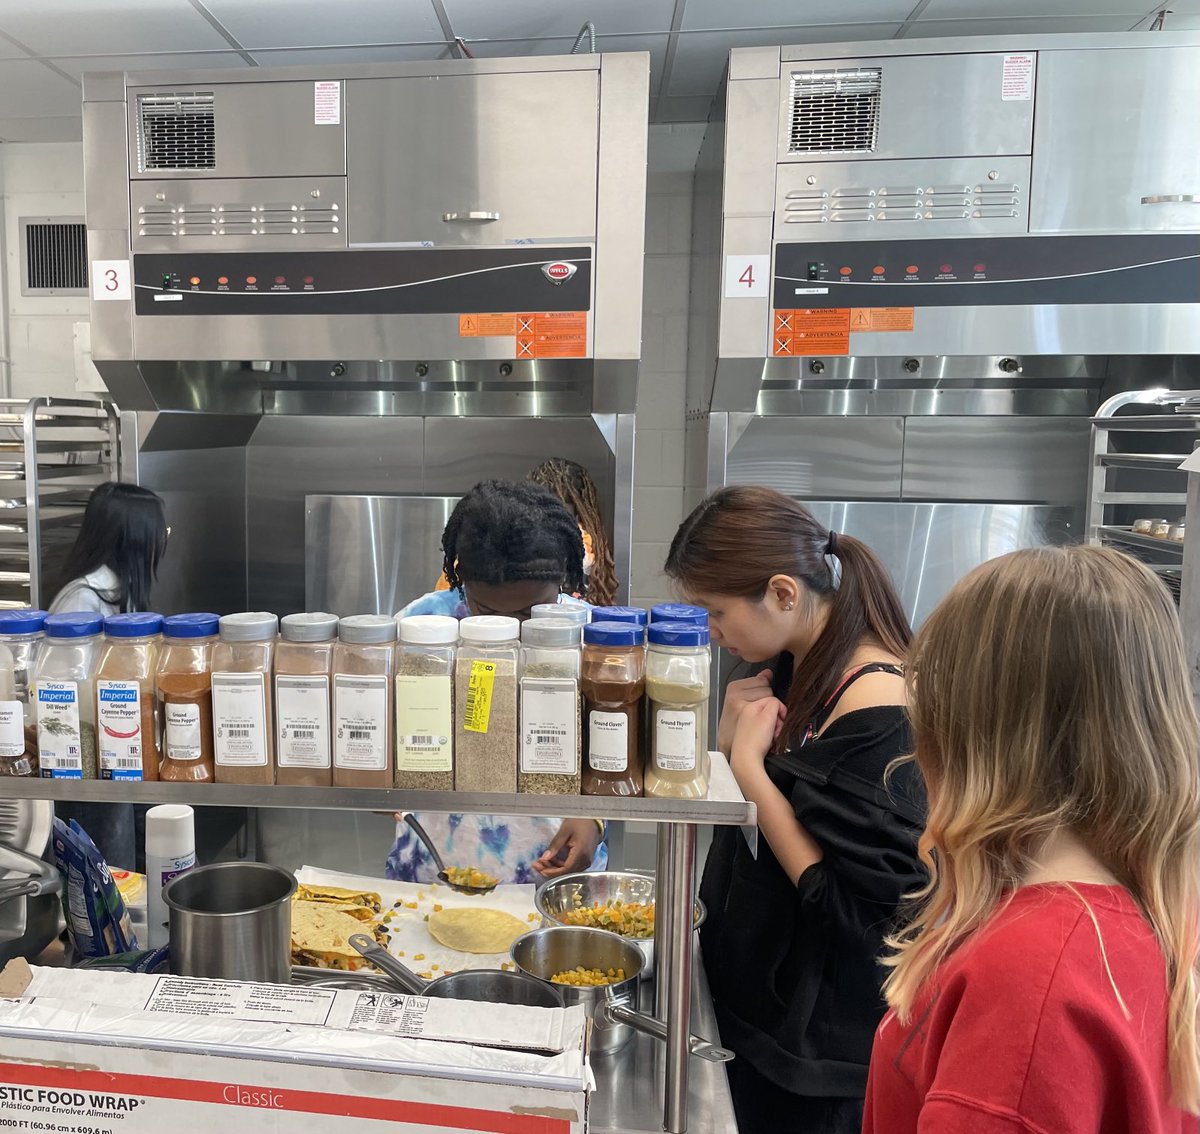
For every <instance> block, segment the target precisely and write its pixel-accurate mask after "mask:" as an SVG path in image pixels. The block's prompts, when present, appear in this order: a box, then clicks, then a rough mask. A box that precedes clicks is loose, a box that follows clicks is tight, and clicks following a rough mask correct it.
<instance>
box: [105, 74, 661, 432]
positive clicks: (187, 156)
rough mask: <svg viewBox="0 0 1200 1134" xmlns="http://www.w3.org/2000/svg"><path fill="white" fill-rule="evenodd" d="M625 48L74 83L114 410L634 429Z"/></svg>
mask: <svg viewBox="0 0 1200 1134" xmlns="http://www.w3.org/2000/svg"><path fill="white" fill-rule="evenodd" d="M648 75H649V61H648V56H647V55H645V54H644V53H621V54H608V55H585V56H567V57H561V58H537V59H490V60H463V61H430V62H422V63H410V64H395V65H379V66H362V67H337V68H335V67H323V68H316V69H313V68H290V67H289V68H272V69H264V70H262V71H260V72H250V73H247V72H246V71H236V72H234V71H197V72H149V73H137V74H130V73H124V74H117V73H104V74H96V75H89V76H87V77H86V79H85V84H84V152H85V165H86V213H87V227H88V243H89V255H90V260H91V268H92V287H91V290H92V308H91V313H92V345H93V359H94V361H95V363H96V366H97V368H98V369H99V371H100V373H101V374H102V376H103V377H104V379H105V382H106V384H107V385H108V387H109V389H110V390H111V391H112V393H113V395H114V397H115V398H116V399H117V400H118V402H119V403H120V405H121V407H122V409H125V410H156V409H157V410H192V411H203V412H214V413H259V412H280V413H309V412H322V413H330V412H332V413H337V412H348V413H381V414H388V413H397V414H427V415H440V414H464V413H488V414H496V415H506V414H531V415H545V416H554V415H559V414H567V415H578V414H581V413H582V414H589V413H622V412H632V411H633V409H634V404H635V399H636V375H637V360H638V358H639V355H640V345H641V301H642V258H643V248H644V228H645V176H646V131H647V125H646V123H647V114H646V105H647V99H648V89H649V79H648Z"/></svg>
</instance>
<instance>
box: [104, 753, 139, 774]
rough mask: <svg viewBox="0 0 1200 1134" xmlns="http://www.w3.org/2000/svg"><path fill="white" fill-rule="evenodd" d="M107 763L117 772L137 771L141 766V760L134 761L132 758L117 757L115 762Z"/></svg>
mask: <svg viewBox="0 0 1200 1134" xmlns="http://www.w3.org/2000/svg"><path fill="white" fill-rule="evenodd" d="M109 763H110V764H111V765H112V766H113V767H114V768H116V769H117V770H118V771H130V772H133V771H137V770H138V769H139V768H141V766H142V762H141V760H135V759H134V758H133V757H132V756H118V757H117V758H116V759H115V760H111V761H109Z"/></svg>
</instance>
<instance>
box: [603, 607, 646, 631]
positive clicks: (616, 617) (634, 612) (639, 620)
mask: <svg viewBox="0 0 1200 1134" xmlns="http://www.w3.org/2000/svg"><path fill="white" fill-rule="evenodd" d="M649 620H650V615H649V613H648V612H647V611H644V610H643V609H642V608H641V607H640V606H598V607H596V608H595V609H594V610H593V611H592V621H593V622H628V623H630V625H632V626H645V625H646V623H647V622H648V621H649Z"/></svg>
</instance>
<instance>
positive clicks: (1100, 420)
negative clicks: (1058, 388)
mask: <svg viewBox="0 0 1200 1134" xmlns="http://www.w3.org/2000/svg"><path fill="white" fill-rule="evenodd" d="M1092 424H1093V425H1094V426H1096V427H1097V428H1098V429H1108V430H1110V431H1112V432H1114V433H1115V432H1118V431H1121V432H1128V431H1130V430H1132V431H1135V432H1138V431H1141V430H1145V431H1147V432H1149V431H1151V430H1155V431H1158V432H1166V433H1172V432H1174V433H1195V432H1196V431H1197V430H1200V416H1193V415H1191V414H1182V413H1171V414H1126V415H1125V416H1123V417H1093V418H1092Z"/></svg>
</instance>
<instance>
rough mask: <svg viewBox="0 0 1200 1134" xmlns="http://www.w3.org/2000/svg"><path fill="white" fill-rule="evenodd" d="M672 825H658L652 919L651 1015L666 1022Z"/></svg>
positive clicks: (669, 964)
mask: <svg viewBox="0 0 1200 1134" xmlns="http://www.w3.org/2000/svg"><path fill="white" fill-rule="evenodd" d="M671 830H672V828H671V826H670V825H669V824H667V823H659V824H658V829H657V831H656V839H657V847H658V867H657V869H656V871H655V875H654V877H655V889H656V891H657V893H658V902H657V903H656V909H655V911H654V912H655V916H654V959H655V962H656V964H657V967H658V971H657V972H656V973H655V976H654V1015H655V1016H657V1017H658V1019H660V1020H662V1021H663V1023H666V1020H667V973H669V972H670V971H671V957H670V945H669V942H670V940H671V925H672V914H673V913H674V912H675V910H674V906H673V904H672V903H671V902H670V901H669V900H668V899H667V895H668V894H670V893H671V892H672V886H673V885H674V877H673V874H672V869H673V867H672V862H671Z"/></svg>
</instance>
